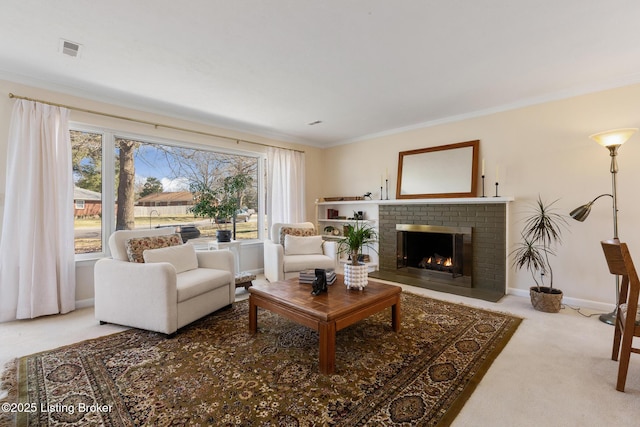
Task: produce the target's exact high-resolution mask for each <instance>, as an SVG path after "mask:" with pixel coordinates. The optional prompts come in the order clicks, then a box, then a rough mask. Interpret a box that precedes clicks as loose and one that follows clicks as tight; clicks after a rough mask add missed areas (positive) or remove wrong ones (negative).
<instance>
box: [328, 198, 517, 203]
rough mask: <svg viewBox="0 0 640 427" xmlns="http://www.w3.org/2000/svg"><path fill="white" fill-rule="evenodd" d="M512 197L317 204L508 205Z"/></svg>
mask: <svg viewBox="0 0 640 427" xmlns="http://www.w3.org/2000/svg"><path fill="white" fill-rule="evenodd" d="M513 200H514V198H513V197H512V196H500V197H456V198H438V199H400V200H398V199H389V200H376V199H373V200H344V201H343V200H339V201H333V202H318V205H359V204H367V205H432V204H448V205H471V204H472V205H478V204H492V203H509V202H513Z"/></svg>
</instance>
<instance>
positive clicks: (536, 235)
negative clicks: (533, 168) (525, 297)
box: [511, 196, 567, 313]
mask: <svg viewBox="0 0 640 427" xmlns="http://www.w3.org/2000/svg"><path fill="white" fill-rule="evenodd" d="M557 201H558V200H555V201H553V202H551V203H548V204H547V203H545V202H543V201H542V199H541V198H540V196H538V200H537V201H536V203H535V204H534V205H533V208H532V210H531V211H530V213H529V214H528V216H527V217H525V219H524V227H523V229H522V231H521V233H520V234H521V236H522V241H521V242H520V243H518V246H517V247H516V249H514V250H513V252H511V255H512V256H513V266H514V267H515V268H516V269H518V270H519V269H525V270H527V271H529V272H530V273H531V277H532V278H533V281H534V282H535V284H536V285H535V286H532V287H531V288H530V289H529V295H530V297H531V304H532V305H533V307H534V308H535V309H536V310H539V311H544V312H547V313H557V312H558V311H560V308H561V305H562V295H563V294H562V291H561V290H560V289H557V288H554V287H553V268H552V267H551V262H550V256H554V255H555V252H554V247H555V246H556V245H558V244H560V243H561V242H562V229H563V228H566V226H567V221H566V219H565V217H564V216H563V215H562V214H560V213H558V212H556V211H555V209H554V207H553V205H554V204H555V203H556V202H557ZM545 283H548V285H546V284H545Z"/></svg>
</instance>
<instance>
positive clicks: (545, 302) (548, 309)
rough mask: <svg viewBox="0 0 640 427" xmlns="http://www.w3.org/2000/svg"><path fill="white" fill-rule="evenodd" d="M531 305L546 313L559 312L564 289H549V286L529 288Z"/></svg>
mask: <svg viewBox="0 0 640 427" xmlns="http://www.w3.org/2000/svg"><path fill="white" fill-rule="evenodd" d="M529 296H530V297H531V305H533V308H535V309H536V310H538V311H544V312H545V313H557V312H559V311H560V308H562V291H561V290H559V289H549V287H547V286H540V291H538V287H537V286H532V287H531V288H529Z"/></svg>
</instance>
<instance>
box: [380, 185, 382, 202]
mask: <svg viewBox="0 0 640 427" xmlns="http://www.w3.org/2000/svg"><path fill="white" fill-rule="evenodd" d="M380 200H382V185H381V186H380Z"/></svg>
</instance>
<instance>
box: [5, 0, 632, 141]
mask: <svg viewBox="0 0 640 427" xmlns="http://www.w3.org/2000/svg"><path fill="white" fill-rule="evenodd" d="M0 19H1V20H2V25H0V78H5V79H8V80H13V81H18V82H20V83H27V84H30V85H33V86H36V87H43V88H47V89H53V90H57V91H62V92H65V93H70V94H74V95H80V96H84V97H86V98H90V99H99V100H104V101H108V102H111V103H115V104H118V105H125V106H129V107H134V108H138V109H142V110H145V111H152V112H156V113H161V114H167V115H171V116H174V117H180V118H188V119H190V120H195V121H199V122H205V123H208V124H212V125H217V126H221V127H226V128H230V129H236V130H242V131H247V132H251V133H254V134H258V135H263V136H268V137H272V138H278V139H282V140H285V141H291V142H299V143H303V144H309V145H315V146H332V145H337V144H343V143H348V142H352V141H356V140H361V139H364V138H367V137H372V136H376V135H383V134H388V133H393V132H398V131H400V130H404V129H410V128H415V127H420V126H426V125H429V124H433V123H441V122H446V121H451V120H455V119H460V118H464V117H472V116H476V115H480V114H486V113H490V112H495V111H502V110H505V109H509V108H515V107H519V106H525V105H531V104H534V103H538V102H544V101H548V100H553V99H560V98H564V97H569V96H573V95H577V94H582V93H588V92H593V91H596V90H601V89H606V88H611V87H617V86H623V85H626V84H632V83H637V82H640V42H639V40H640V25H638V22H639V21H640V2H638V1H637V0H608V1H606V2H605V1H602V0H562V1H558V0H536V1H526V0H482V1H474V0H466V1H464V0H448V1H441V0H411V1H409V0H397V1H396V0H394V1H389V0H351V1H344V0H324V1H321V0H308V1H300V0H260V1H258V0H253V1H250V0H188V1H180V2H178V1H169V0H163V1H159V0H109V1H102V2H94V1H86V0H56V1H42V0H2V13H1V18H0ZM61 39H65V40H69V41H72V42H76V43H79V44H81V45H82V46H81V51H80V56H79V57H77V58H72V57H69V56H67V55H63V54H62V53H61V50H60V43H61V42H60V40H61ZM18 95H19V94H18ZM315 121H321V123H319V124H316V125H310V124H309V123H312V122H315Z"/></svg>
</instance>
